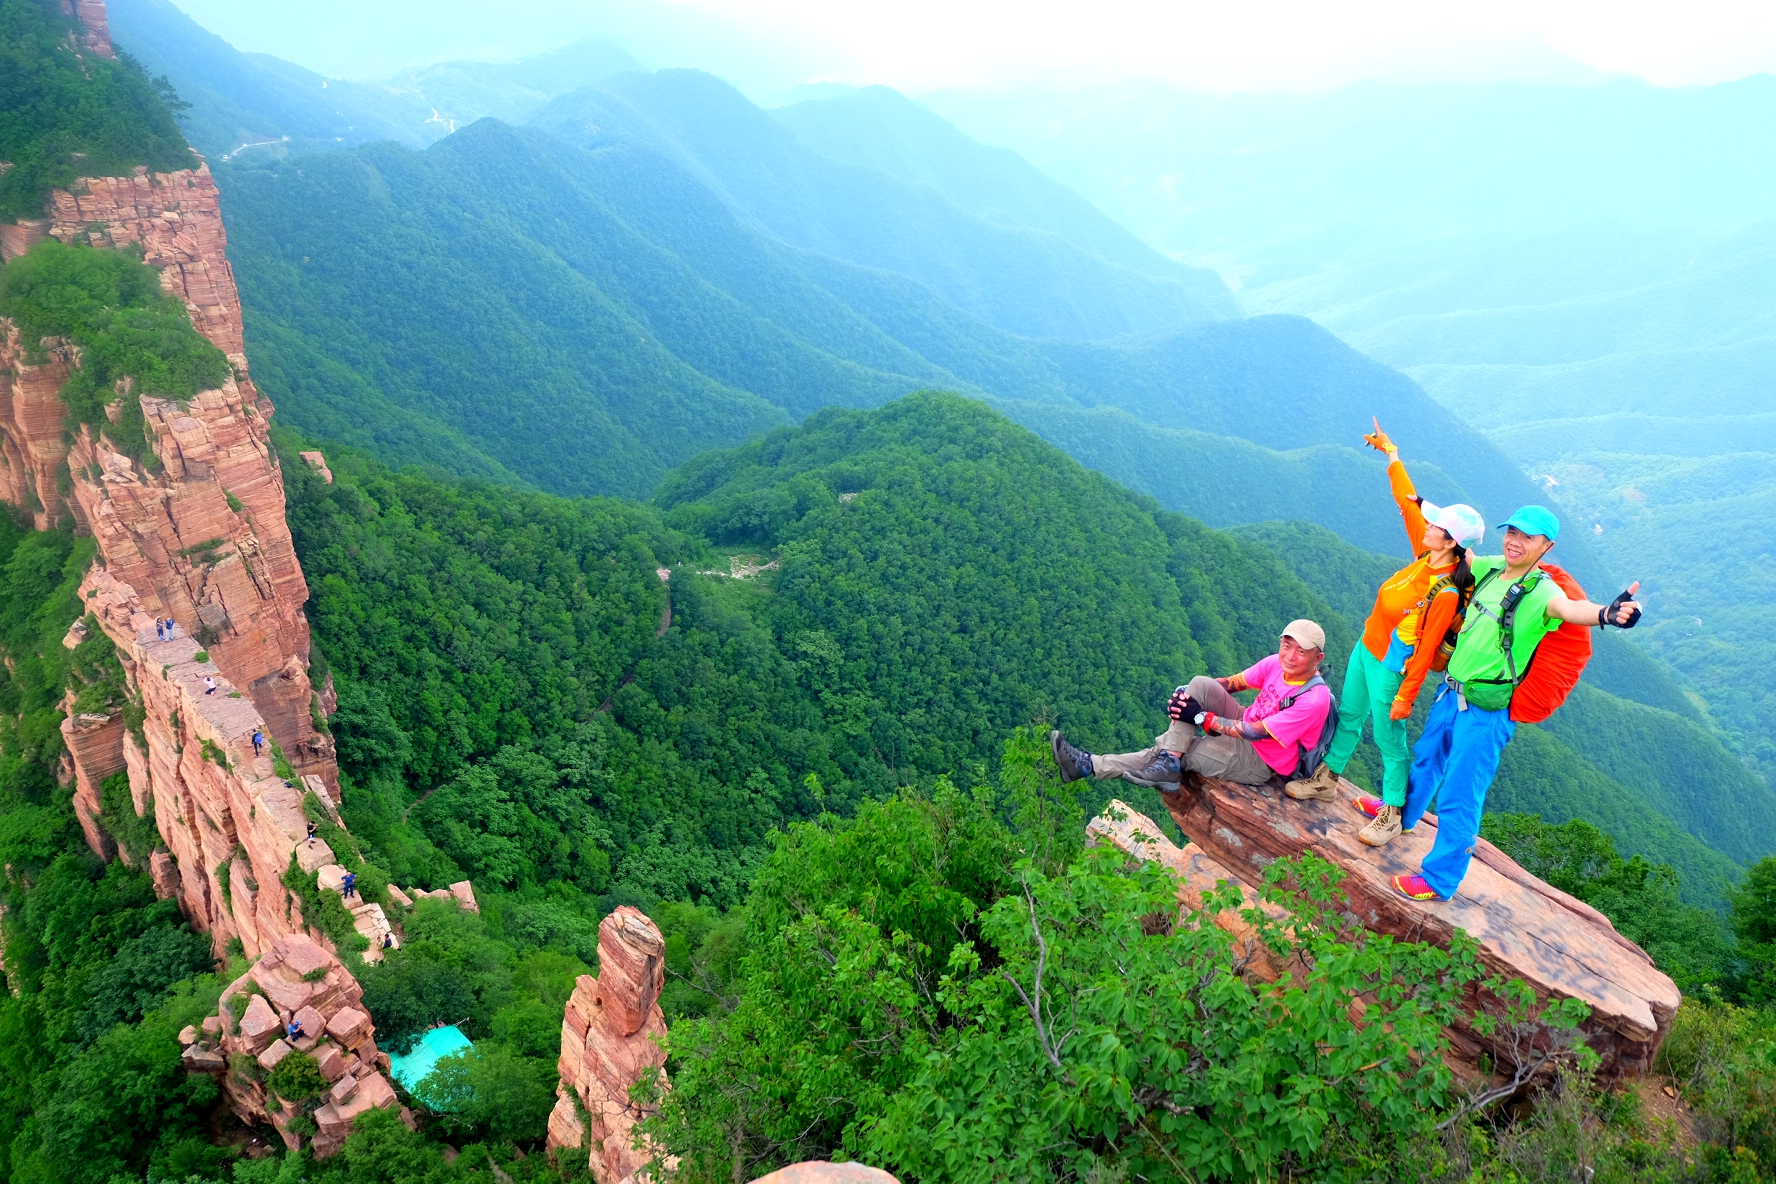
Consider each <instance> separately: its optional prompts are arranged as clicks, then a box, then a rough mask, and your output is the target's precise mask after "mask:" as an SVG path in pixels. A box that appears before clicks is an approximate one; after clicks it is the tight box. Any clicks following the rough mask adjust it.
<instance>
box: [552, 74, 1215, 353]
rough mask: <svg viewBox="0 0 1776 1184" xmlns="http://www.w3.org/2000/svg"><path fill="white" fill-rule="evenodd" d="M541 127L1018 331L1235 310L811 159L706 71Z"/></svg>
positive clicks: (1198, 282) (620, 84)
mask: <svg viewBox="0 0 1776 1184" xmlns="http://www.w3.org/2000/svg"><path fill="white" fill-rule="evenodd" d="M532 122H533V123H534V124H535V125H536V126H538V127H540V128H543V129H545V130H547V131H550V132H553V133H555V134H557V135H559V136H561V137H562V138H563V139H566V140H568V141H569V142H571V143H577V144H581V145H584V146H588V147H592V146H597V145H600V144H605V143H609V142H610V140H611V137H613V136H617V135H622V136H630V137H635V138H637V139H640V140H642V141H644V142H646V143H648V144H650V145H651V146H653V147H654V148H656V149H658V150H660V151H662V152H665V153H667V154H668V155H670V156H671V157H672V158H673V159H674V160H676V161H678V162H679V163H681V164H682V165H684V166H685V167H687V168H689V169H691V170H692V171H693V173H694V174H695V175H696V176H697V177H698V178H699V179H700V180H702V181H703V182H704V183H705V184H707V185H709V186H710V188H711V189H712V190H714V191H715V192H716V193H718V194H719V195H721V197H722V198H723V200H724V201H726V202H728V203H729V204H730V205H731V206H733V208H734V209H735V210H736V211H739V212H742V213H744V214H745V215H746V216H747V217H749V218H750V219H753V220H756V221H757V223H758V224H760V225H762V226H764V227H765V228H767V229H768V230H770V232H771V233H773V234H775V235H776V236H777V237H779V238H781V239H783V240H784V241H785V242H788V243H791V244H793V245H796V246H800V247H805V248H807V249H809V250H814V251H819V252H821V253H822V254H826V255H830V256H832V257H834V258H837V259H844V260H846V261H848V262H852V263H858V264H861V265H863V266H866V267H875V268H883V269H886V270H889V271H895V272H899V273H901V274H903V275H908V276H911V277H912V278H914V279H916V280H918V281H919V282H920V283H922V284H924V285H926V286H927V287H929V288H931V289H932V290H933V291H935V292H936V293H937V294H938V295H940V296H942V297H943V298H944V299H945V300H947V301H949V302H950V303H952V304H954V305H956V306H957V307H958V308H961V309H963V310H965V311H967V312H970V313H973V314H974V315H975V316H978V317H980V318H981V319H982V320H985V321H987V322H988V323H990V324H993V325H996V326H998V327H999V328H1001V329H1005V330H1008V331H1010V332H1013V333H1019V334H1023V335H1026V336H1031V337H1061V338H1071V339H1078V340H1103V339H1106V338H1111V337H1117V336H1121V335H1123V334H1127V333H1141V332H1147V331H1149V330H1154V329H1159V328H1162V327H1165V326H1167V325H1172V324H1176V323H1178V322H1181V321H1187V320H1201V319H1204V318H1214V317H1224V316H1229V315H1232V314H1233V313H1234V311H1235V309H1234V306H1233V301H1232V298H1231V297H1230V296H1229V295H1228V294H1227V291H1226V288H1225V287H1224V286H1223V285H1222V284H1221V283H1220V281H1219V279H1217V278H1215V277H1214V276H1213V275H1211V274H1209V273H1206V272H1201V271H1194V270H1191V269H1187V268H1181V267H1176V266H1169V267H1168V266H1164V265H1163V261H1162V265H1161V266H1160V267H1157V268H1156V267H1154V266H1153V263H1152V261H1151V260H1149V261H1148V263H1147V266H1146V267H1145V268H1144V269H1143V270H1140V271H1137V270H1135V269H1132V268H1130V267H1127V266H1125V265H1123V264H1121V263H1115V262H1110V261H1108V260H1105V259H1103V258H1101V257H1099V256H1096V255H1094V254H1089V253H1087V252H1086V251H1084V250H1081V249H1080V248H1079V247H1076V246H1074V245H1073V244H1072V243H1070V242H1068V241H1066V240H1064V239H1061V238H1059V237H1057V236H1054V235H1052V234H1050V233H1046V232H1043V231H1038V230H1034V229H1027V228H1024V227H1021V226H1008V225H1005V224H1003V223H996V222H989V221H986V220H983V219H981V218H979V217H976V216H974V215H972V214H970V213H967V212H966V211H964V210H962V209H961V208H959V207H957V206H956V205H954V204H952V203H951V202H950V201H949V200H947V199H946V198H945V197H944V196H943V195H942V194H940V193H939V192H938V191H936V190H934V189H930V188H926V187H924V186H919V185H912V184H908V183H907V182H905V181H902V180H899V179H898V178H896V177H894V176H892V175H889V174H886V173H882V172H878V171H876V170H874V169H867V168H860V167H857V166H854V165H844V164H840V163H838V162H837V161H834V160H831V159H828V158H827V157H824V156H821V155H819V154H817V153H815V152H812V151H810V150H809V149H807V148H805V147H804V146H803V145H802V144H801V143H800V142H799V141H798V140H797V139H796V137H795V135H794V134H793V133H791V132H790V131H789V130H788V129H787V128H785V127H784V126H782V125H781V124H779V123H777V122H776V121H775V120H773V119H772V118H771V117H770V116H769V115H768V114H766V113H765V112H763V111H761V110H759V109H758V108H757V107H755V106H753V105H752V104H751V103H749V102H747V101H746V99H745V98H744V97H743V96H742V95H741V94H740V93H739V92H738V91H736V90H734V89H733V88H732V87H730V86H728V85H727V84H726V83H725V82H722V81H721V80H719V79H717V78H714V77H711V76H710V75H707V74H702V73H699V72H697V71H690V70H662V71H660V72H658V73H654V74H623V75H618V76H616V77H614V78H611V79H609V80H607V81H605V82H603V83H600V84H599V85H597V86H595V87H592V88H590V89H588V90H585V91H581V92H578V93H576V94H573V95H569V96H566V97H564V98H561V99H558V100H556V101H555V102H554V103H551V104H550V105H549V106H548V107H546V108H544V109H543V110H542V111H540V112H538V113H537V114H536V115H535V116H533V117H532ZM1156 272H1159V273H1162V274H1163V273H1167V272H1169V273H1170V274H1164V278H1157V277H1156V274H1155V273H1156Z"/></svg>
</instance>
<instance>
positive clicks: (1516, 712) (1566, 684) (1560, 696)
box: [1507, 563, 1591, 724]
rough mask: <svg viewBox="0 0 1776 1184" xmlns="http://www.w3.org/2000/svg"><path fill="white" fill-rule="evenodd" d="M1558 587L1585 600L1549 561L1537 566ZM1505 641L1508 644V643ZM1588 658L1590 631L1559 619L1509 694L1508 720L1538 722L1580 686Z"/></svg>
mask: <svg viewBox="0 0 1776 1184" xmlns="http://www.w3.org/2000/svg"><path fill="white" fill-rule="evenodd" d="M1538 566H1539V567H1540V568H1541V569H1542V570H1543V571H1544V572H1546V573H1547V574H1548V576H1549V578H1550V579H1552V580H1553V581H1554V583H1555V584H1556V585H1558V586H1559V588H1560V590H1561V591H1562V592H1564V593H1565V594H1566V595H1567V597H1568V598H1569V599H1572V600H1583V599H1585V590H1584V589H1583V588H1581V587H1579V582H1578V581H1577V580H1575V579H1573V578H1572V577H1571V576H1570V575H1568V574H1566V571H1565V570H1564V569H1562V568H1559V567H1556V566H1555V565H1554V564H1552V563H1542V564H1539V565H1538ZM1507 644H1508V643H1507ZM1590 660H1591V630H1590V629H1589V628H1587V627H1586V626H1584V625H1575V624H1573V623H1572V622H1571V621H1562V622H1561V624H1560V628H1558V629H1556V630H1554V632H1552V633H1550V634H1548V635H1547V636H1546V637H1544V638H1542V643H1541V644H1540V645H1538V646H1536V651H1535V654H1534V655H1533V656H1532V657H1531V658H1530V660H1529V667H1528V669H1526V670H1525V671H1524V672H1523V677H1522V678H1521V679H1519V680H1518V683H1517V689H1516V690H1515V691H1513V692H1512V693H1511V719H1512V721H1513V722H1515V723H1520V724H1539V723H1541V722H1542V721H1543V720H1545V719H1547V718H1548V717H1549V716H1550V715H1553V714H1554V709H1555V708H1557V707H1559V706H1560V705H1561V704H1562V703H1564V702H1566V697H1567V696H1568V695H1570V694H1572V689H1573V688H1574V687H1575V686H1577V685H1579V675H1581V674H1583V673H1584V672H1585V663H1587V662H1589V661H1590Z"/></svg>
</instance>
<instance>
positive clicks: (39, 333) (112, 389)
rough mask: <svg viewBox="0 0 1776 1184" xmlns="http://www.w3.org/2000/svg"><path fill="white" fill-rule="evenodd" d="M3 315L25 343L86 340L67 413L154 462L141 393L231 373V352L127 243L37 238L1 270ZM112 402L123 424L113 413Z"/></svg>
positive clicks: (216, 381)
mask: <svg viewBox="0 0 1776 1184" xmlns="http://www.w3.org/2000/svg"><path fill="white" fill-rule="evenodd" d="M0 315H6V316H9V317H11V318H12V319H13V320H14V322H15V323H17V324H18V326H19V330H20V333H21V334H22V335H23V338H24V341H25V343H26V348H27V350H30V349H35V348H36V346H37V343H38V342H39V341H40V340H41V339H42V338H44V337H51V336H54V337H66V338H69V339H70V340H72V341H74V342H75V343H77V344H78V345H79V346H80V347H81V354H80V366H79V368H78V369H76V370H75V371H74V372H73V373H72V374H70V375H69V376H68V381H67V382H66V383H65V384H64V385H63V387H62V392H61V394H62V401H63V402H65V403H66V404H67V405H68V419H69V422H70V423H74V424H87V425H90V426H91V427H92V428H93V429H94V430H95V431H98V432H100V433H102V434H103V435H104V436H105V437H106V438H108V439H109V440H111V442H112V443H113V444H114V445H115V446H116V447H117V448H118V450H119V451H121V452H123V453H125V454H126V455H128V456H130V457H132V458H134V459H135V460H136V461H137V462H138V463H140V464H142V465H144V466H145V467H147V468H150V469H156V468H158V467H159V460H158V458H157V457H156V456H155V454H154V452H153V450H152V448H151V447H150V445H151V444H152V443H153V436H152V433H151V432H150V430H149V428H148V425H147V421H146V419H145V418H144V416H143V414H142V407H141V402H140V400H139V399H138V398H136V397H135V396H136V395H138V394H143V395H161V396H166V397H169V398H183V397H188V396H190V395H194V394H196V393H197V392H198V391H201V390H207V389H210V388H212V387H216V386H220V385H221V384H222V382H223V380H224V379H225V378H226V377H227V376H228V360H227V358H226V357H224V356H223V354H222V351H221V350H219V349H217V348H216V347H215V346H214V345H213V344H211V343H210V341H209V340H208V339H207V338H205V337H204V336H203V335H202V334H201V333H199V332H198V331H197V330H196V328H194V327H193V326H192V324H191V316H190V314H189V313H188V312H187V311H186V309H185V306H184V304H183V303H181V302H180V301H179V300H177V299H176V298H174V297H173V296H170V295H168V294H167V293H166V292H165V291H164V290H163V289H162V288H161V286H160V277H159V273H157V272H156V271H155V270H154V269H153V268H151V267H148V266H147V265H145V264H143V263H141V262H139V261H138V260H136V259H134V258H131V257H130V256H129V255H126V254H124V253H123V252H121V251H112V250H101V249H99V248H96V247H90V246H66V245H64V244H62V243H60V242H57V241H56V240H54V239H49V240H47V241H45V242H41V243H38V244H37V245H36V246H34V247H32V248H31V250H29V251H27V252H26V253H25V254H23V255H21V256H19V257H18V258H16V259H13V260H11V261H10V262H8V263H7V264H6V265H5V267H4V268H3V269H0ZM126 378H127V379H130V380H132V382H133V384H134V385H133V386H132V385H130V384H128V383H124V381H123V380H124V379H126ZM125 391H128V392H129V393H127V394H125V393H123V392H125ZM112 404H117V406H118V409H119V413H120V414H119V417H118V421H117V422H116V423H112V422H111V420H110V417H109V416H108V415H107V414H106V408H107V407H109V406H111V405H112Z"/></svg>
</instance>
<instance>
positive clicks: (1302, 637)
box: [1283, 617, 1326, 653]
mask: <svg viewBox="0 0 1776 1184" xmlns="http://www.w3.org/2000/svg"><path fill="white" fill-rule="evenodd" d="M1283 636H1284V637H1293V638H1294V639H1295V640H1296V642H1297V643H1298V644H1300V645H1302V646H1304V647H1306V648H1307V649H1310V650H1319V651H1320V652H1321V653H1324V652H1325V650H1326V631H1325V630H1324V629H1322V628H1320V627H1319V625H1317V624H1315V623H1314V622H1313V621H1310V620H1308V619H1307V618H1306V617H1302V618H1299V619H1298V620H1294V621H1290V622H1289V623H1288V624H1287V625H1284V626H1283Z"/></svg>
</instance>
